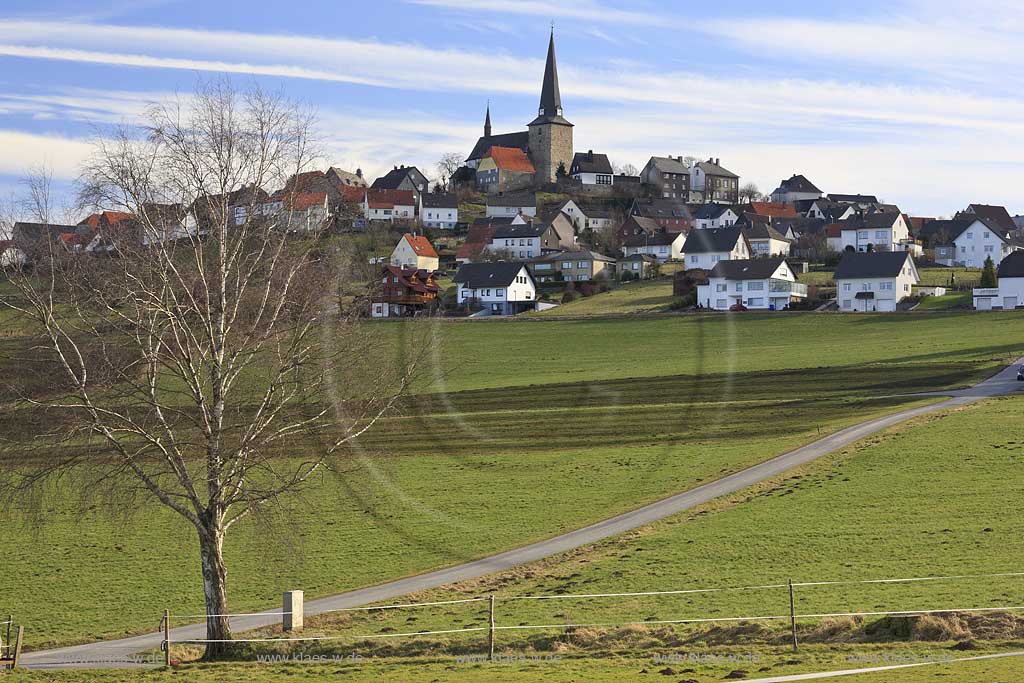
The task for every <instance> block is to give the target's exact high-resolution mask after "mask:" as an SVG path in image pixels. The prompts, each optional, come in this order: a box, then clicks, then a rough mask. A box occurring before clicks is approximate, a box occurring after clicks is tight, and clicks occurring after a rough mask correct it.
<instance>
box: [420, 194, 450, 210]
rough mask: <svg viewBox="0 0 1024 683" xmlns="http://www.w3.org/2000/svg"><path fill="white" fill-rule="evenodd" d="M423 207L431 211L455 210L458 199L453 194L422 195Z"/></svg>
mask: <svg viewBox="0 0 1024 683" xmlns="http://www.w3.org/2000/svg"><path fill="white" fill-rule="evenodd" d="M420 197H421V198H422V199H423V206H425V207H428V208H431V209H457V208H458V207H459V198H458V197H456V196H455V195H453V194H423V195H420Z"/></svg>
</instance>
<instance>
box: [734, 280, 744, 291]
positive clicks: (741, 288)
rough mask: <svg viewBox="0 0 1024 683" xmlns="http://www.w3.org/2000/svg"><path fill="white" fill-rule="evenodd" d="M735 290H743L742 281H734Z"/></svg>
mask: <svg viewBox="0 0 1024 683" xmlns="http://www.w3.org/2000/svg"><path fill="white" fill-rule="evenodd" d="M736 291H737V292H742V291H743V283H742V282H737V283H736Z"/></svg>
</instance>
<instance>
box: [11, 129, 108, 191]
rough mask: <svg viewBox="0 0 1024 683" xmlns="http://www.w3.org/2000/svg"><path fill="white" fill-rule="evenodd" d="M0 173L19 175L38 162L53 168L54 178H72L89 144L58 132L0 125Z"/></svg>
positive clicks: (90, 147) (87, 151) (83, 158)
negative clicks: (25, 130)
mask: <svg viewBox="0 0 1024 683" xmlns="http://www.w3.org/2000/svg"><path fill="white" fill-rule="evenodd" d="M0 149H3V150H4V153H3V154H0V174H2V175H11V176H22V175H24V174H25V172H26V171H27V170H28V169H30V168H34V167H38V166H39V165H40V164H43V165H45V166H47V167H48V168H49V169H51V170H52V171H53V175H54V177H55V178H58V179H61V180H71V179H73V178H75V177H77V176H78V171H79V168H80V166H81V164H82V162H83V161H85V159H86V158H88V156H89V154H90V152H91V151H92V146H91V144H90V142H89V141H88V140H84V139H81V138H71V137H65V136H61V135H40V134H36V133H26V132H23V131H18V130H7V129H0Z"/></svg>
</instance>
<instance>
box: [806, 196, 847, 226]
mask: <svg viewBox="0 0 1024 683" xmlns="http://www.w3.org/2000/svg"><path fill="white" fill-rule="evenodd" d="M856 214H857V208H856V207H855V206H853V205H852V204H841V203H839V202H833V201H832V200H830V199H819V200H817V201H815V202H814V203H813V204H811V207H810V208H809V209H807V218H818V219H820V220H823V221H829V222H830V223H838V222H839V221H845V220H846V219H848V218H852V217H853V216H855V215H856Z"/></svg>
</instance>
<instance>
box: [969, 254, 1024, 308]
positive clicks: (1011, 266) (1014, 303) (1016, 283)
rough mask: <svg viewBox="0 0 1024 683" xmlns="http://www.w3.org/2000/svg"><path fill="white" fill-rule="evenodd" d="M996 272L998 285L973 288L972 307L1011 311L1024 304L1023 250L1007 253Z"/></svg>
mask: <svg viewBox="0 0 1024 683" xmlns="http://www.w3.org/2000/svg"><path fill="white" fill-rule="evenodd" d="M997 274H998V276H999V286H998V287H993V288H991V289H980V288H979V289H975V290H974V307H975V308H976V309H978V310H979V311H991V310H995V309H1000V310H1004V311H1012V310H1013V309H1015V308H1017V307H1018V306H1024V251H1015V252H1013V253H1011V254H1009V255H1007V256H1006V258H1004V259H1003V262H1002V263H1000V264H999V270H998V271H997Z"/></svg>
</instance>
